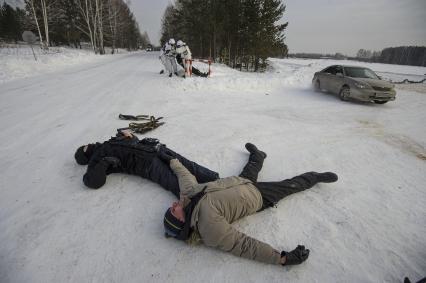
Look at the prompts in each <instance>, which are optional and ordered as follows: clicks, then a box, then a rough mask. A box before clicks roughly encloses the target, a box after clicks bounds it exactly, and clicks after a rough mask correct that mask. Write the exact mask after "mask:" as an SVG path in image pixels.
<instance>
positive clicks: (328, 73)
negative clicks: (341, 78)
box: [320, 66, 335, 91]
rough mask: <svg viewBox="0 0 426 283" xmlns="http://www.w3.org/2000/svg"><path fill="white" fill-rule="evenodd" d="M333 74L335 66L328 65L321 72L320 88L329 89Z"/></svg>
mask: <svg viewBox="0 0 426 283" xmlns="http://www.w3.org/2000/svg"><path fill="white" fill-rule="evenodd" d="M334 74H335V66H330V67H328V68H327V69H325V70H323V71H322V72H321V79H320V84H321V88H322V89H324V90H327V91H330V80H332V79H333V76H334Z"/></svg>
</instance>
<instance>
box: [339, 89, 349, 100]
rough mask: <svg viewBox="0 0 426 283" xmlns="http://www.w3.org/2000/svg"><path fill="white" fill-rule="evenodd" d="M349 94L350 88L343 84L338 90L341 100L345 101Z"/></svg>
mask: <svg viewBox="0 0 426 283" xmlns="http://www.w3.org/2000/svg"><path fill="white" fill-rule="evenodd" d="M350 95H351V89H350V88H349V87H348V86H343V87H342V89H341V90H340V92H339V97H340V99H341V100H343V101H347V100H348V99H349V96H350Z"/></svg>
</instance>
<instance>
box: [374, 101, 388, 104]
mask: <svg viewBox="0 0 426 283" xmlns="http://www.w3.org/2000/svg"><path fill="white" fill-rule="evenodd" d="M386 102H387V101H381V100H374V103H376V104H385V103H386Z"/></svg>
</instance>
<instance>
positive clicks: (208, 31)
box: [161, 0, 288, 71]
mask: <svg viewBox="0 0 426 283" xmlns="http://www.w3.org/2000/svg"><path fill="white" fill-rule="evenodd" d="M284 11H285V6H284V5H283V4H282V1H280V0H176V1H175V2H174V5H173V4H170V5H169V6H168V7H167V9H166V11H165V12H164V15H163V19H162V32H161V43H162V44H164V43H165V42H166V41H167V40H168V39H169V38H175V39H176V40H178V39H181V40H182V41H184V42H185V43H186V44H187V45H188V46H189V47H190V49H191V52H192V54H193V56H194V57H198V58H210V59H212V60H213V61H214V62H220V63H224V64H226V65H228V66H230V67H232V68H238V69H240V70H252V71H259V70H262V69H264V68H265V67H266V59H267V58H268V57H284V56H286V55H287V45H286V44H285V43H284V39H285V35H284V31H285V29H286V27H287V25H288V23H281V24H280V23H278V21H279V20H280V19H281V18H282V16H283V14H284Z"/></svg>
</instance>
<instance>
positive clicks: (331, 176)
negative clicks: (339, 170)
mask: <svg viewBox="0 0 426 283" xmlns="http://www.w3.org/2000/svg"><path fill="white" fill-rule="evenodd" d="M312 174H313V175H314V176H315V177H316V178H317V181H318V183H334V182H336V181H337V180H338V177H337V175H336V174H335V173H333V172H324V173H317V172H312Z"/></svg>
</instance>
